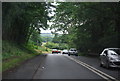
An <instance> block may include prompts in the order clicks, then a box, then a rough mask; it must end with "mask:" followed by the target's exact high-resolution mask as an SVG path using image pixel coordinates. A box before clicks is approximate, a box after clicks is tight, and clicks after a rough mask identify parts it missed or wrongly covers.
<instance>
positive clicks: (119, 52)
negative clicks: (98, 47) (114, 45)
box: [110, 49, 120, 55]
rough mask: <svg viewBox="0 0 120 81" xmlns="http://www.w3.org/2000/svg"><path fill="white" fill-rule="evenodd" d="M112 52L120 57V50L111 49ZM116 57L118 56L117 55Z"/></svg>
mask: <svg viewBox="0 0 120 81" xmlns="http://www.w3.org/2000/svg"><path fill="white" fill-rule="evenodd" d="M110 50H112V51H114V52H115V53H117V54H118V55H120V49H110ZM115 53H113V54H115ZM115 55H116V54H115Z"/></svg>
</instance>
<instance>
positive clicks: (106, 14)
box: [51, 2, 120, 54]
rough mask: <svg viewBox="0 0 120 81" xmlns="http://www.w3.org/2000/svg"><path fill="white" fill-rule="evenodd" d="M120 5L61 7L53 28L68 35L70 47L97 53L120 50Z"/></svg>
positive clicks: (58, 8) (88, 4) (64, 5)
mask: <svg viewBox="0 0 120 81" xmlns="http://www.w3.org/2000/svg"><path fill="white" fill-rule="evenodd" d="M119 9H120V5H119V3H117V2H116V3H71V2H68V3H59V5H58V6H57V9H56V15H55V16H54V17H53V19H51V21H53V22H54V24H53V25H52V26H51V28H55V29H57V31H63V33H64V34H65V33H66V32H67V33H68V35H67V39H66V40H67V44H68V45H69V47H76V48H77V49H78V50H79V51H81V52H86V54H87V53H98V52H101V51H102V50H103V49H104V48H106V47H120V45H119V42H118V41H120V34H119V32H120V28H119V27H120V23H118V22H120V19H119V18H120V10H119Z"/></svg>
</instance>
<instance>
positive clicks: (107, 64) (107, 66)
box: [106, 61, 110, 69]
mask: <svg viewBox="0 0 120 81" xmlns="http://www.w3.org/2000/svg"><path fill="white" fill-rule="evenodd" d="M106 68H107V69H109V68H110V65H109V62H108V61H107V62H106Z"/></svg>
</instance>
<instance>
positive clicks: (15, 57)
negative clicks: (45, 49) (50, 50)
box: [2, 41, 42, 72]
mask: <svg viewBox="0 0 120 81" xmlns="http://www.w3.org/2000/svg"><path fill="white" fill-rule="evenodd" d="M40 54H42V53H41V52H38V51H35V49H31V48H28V47H25V46H23V47H22V46H19V45H17V44H14V43H13V42H7V41H3V42H2V72H5V71H7V70H9V69H12V68H15V67H16V66H19V65H20V64H21V63H22V62H24V61H25V60H28V59H30V58H33V57H35V56H37V55H40Z"/></svg>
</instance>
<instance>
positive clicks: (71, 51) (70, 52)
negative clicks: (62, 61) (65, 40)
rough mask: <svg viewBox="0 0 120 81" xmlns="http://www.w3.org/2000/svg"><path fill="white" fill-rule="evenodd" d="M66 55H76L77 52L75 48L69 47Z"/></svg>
mask: <svg viewBox="0 0 120 81" xmlns="http://www.w3.org/2000/svg"><path fill="white" fill-rule="evenodd" d="M68 55H69V56H70V55H75V56H78V52H77V50H76V48H71V49H70V50H69V53H68Z"/></svg>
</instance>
